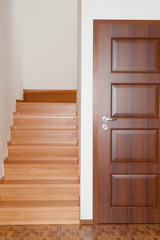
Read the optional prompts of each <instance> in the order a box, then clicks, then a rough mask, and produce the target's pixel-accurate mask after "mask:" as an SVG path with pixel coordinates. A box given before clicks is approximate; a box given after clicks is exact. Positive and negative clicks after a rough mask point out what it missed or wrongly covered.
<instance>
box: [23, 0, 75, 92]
mask: <svg viewBox="0 0 160 240" xmlns="http://www.w3.org/2000/svg"><path fill="white" fill-rule="evenodd" d="M23 4H24V6H23V21H24V23H23V39H24V42H23V44H24V46H23V70H24V71H23V83H24V89H76V88H77V0H23Z"/></svg>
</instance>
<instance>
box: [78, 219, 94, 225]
mask: <svg viewBox="0 0 160 240" xmlns="http://www.w3.org/2000/svg"><path fill="white" fill-rule="evenodd" d="M80 224H83V225H85V224H87V225H88V224H90V225H91V224H93V220H87V219H85V220H80Z"/></svg>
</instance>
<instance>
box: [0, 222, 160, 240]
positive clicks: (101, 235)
mask: <svg viewBox="0 0 160 240" xmlns="http://www.w3.org/2000/svg"><path fill="white" fill-rule="evenodd" d="M10 239H12V240H13V239H14V240H160V224H128V225H127V224H126V225H124V224H119V225H116V224H114V225H109V224H105V225H28V226H0V240H10Z"/></svg>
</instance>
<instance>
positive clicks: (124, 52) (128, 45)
mask: <svg viewBox="0 0 160 240" xmlns="http://www.w3.org/2000/svg"><path fill="white" fill-rule="evenodd" d="M159 47H160V40H159V39H148V38H144V39H140V38H139V39H138V38H137V39H134V38H130V39H126V38H121V39H112V71H113V72H158V71H159V70H160V53H159Z"/></svg>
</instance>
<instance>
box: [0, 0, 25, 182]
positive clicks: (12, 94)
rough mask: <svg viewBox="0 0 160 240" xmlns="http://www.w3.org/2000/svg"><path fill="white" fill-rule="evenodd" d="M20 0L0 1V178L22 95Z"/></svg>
mask: <svg viewBox="0 0 160 240" xmlns="http://www.w3.org/2000/svg"><path fill="white" fill-rule="evenodd" d="M20 3H21V0H0V178H1V177H2V175H3V160H4V159H5V158H6V157H7V155H8V153H7V141H8V140H10V131H9V129H10V126H11V125H12V122H13V112H14V111H15V105H16V98H19V99H20V98H22V29H21V6H20Z"/></svg>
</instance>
